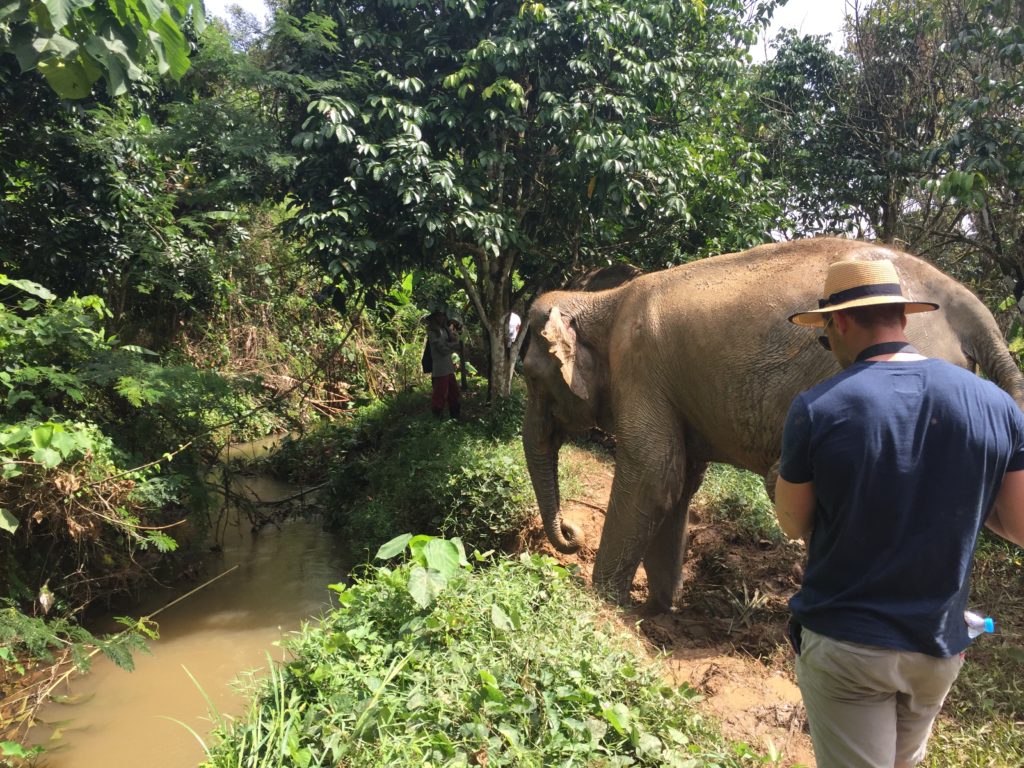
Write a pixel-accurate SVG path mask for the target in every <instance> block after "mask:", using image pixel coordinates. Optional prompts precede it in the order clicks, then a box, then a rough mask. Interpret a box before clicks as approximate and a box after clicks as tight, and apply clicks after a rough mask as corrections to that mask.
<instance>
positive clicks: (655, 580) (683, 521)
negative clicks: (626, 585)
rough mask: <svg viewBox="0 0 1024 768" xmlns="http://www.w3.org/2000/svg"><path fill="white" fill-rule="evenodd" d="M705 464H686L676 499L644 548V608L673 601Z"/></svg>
mask: <svg viewBox="0 0 1024 768" xmlns="http://www.w3.org/2000/svg"><path fill="white" fill-rule="evenodd" d="M707 467H708V465H707V464H694V463H691V462H687V463H686V468H685V469H684V480H683V492H682V494H681V495H680V497H679V501H678V503H677V504H676V506H675V509H672V510H670V511H669V512H668V514H666V515H665V518H664V520H662V522H661V526H660V527H659V528H658V529H657V530H656V531H655V533H654V538H652V539H651V543H650V545H649V546H648V547H647V554H645V555H644V559H643V562H644V570H645V571H646V572H647V588H648V594H647V608H648V610H650V611H652V612H655V613H664V612H665V611H670V610H672V608H673V607H674V606H675V604H676V599H677V598H678V596H679V590H680V589H681V588H682V584H683V562H684V561H685V560H686V525H687V522H688V520H689V509H690V501H691V500H692V499H693V495H694V494H695V493H696V492H697V489H698V488H700V484H701V482H703V480H704V472H705V471H706V470H707Z"/></svg>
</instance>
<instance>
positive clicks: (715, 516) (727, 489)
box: [693, 464, 786, 542]
mask: <svg viewBox="0 0 1024 768" xmlns="http://www.w3.org/2000/svg"><path fill="white" fill-rule="evenodd" d="M693 504H694V506H696V507H698V508H700V509H703V510H704V512H705V513H706V514H707V515H708V519H709V520H710V521H711V522H713V523H714V522H723V521H729V522H732V523H735V524H736V525H738V527H739V529H740V530H741V531H742V532H743V533H744V534H745V535H746V536H748V537H750V538H751V539H753V540H757V539H767V540H769V541H774V542H779V541H782V540H783V539H785V538H786V536H785V534H784V533H783V532H782V531H781V530H780V529H779V525H778V523H776V522H775V508H774V507H773V506H772V502H771V500H770V499H769V498H768V493H767V492H766V491H765V489H764V480H763V479H762V478H761V477H760V476H759V475H755V474H754V473H752V472H745V471H743V470H742V469H736V467H731V466H729V465H728V464H712V465H711V466H710V467H708V471H707V474H706V475H704V482H703V483H701V486H700V490H699V491H697V494H696V495H695V496H694V498H693Z"/></svg>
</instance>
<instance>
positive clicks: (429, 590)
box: [409, 565, 448, 608]
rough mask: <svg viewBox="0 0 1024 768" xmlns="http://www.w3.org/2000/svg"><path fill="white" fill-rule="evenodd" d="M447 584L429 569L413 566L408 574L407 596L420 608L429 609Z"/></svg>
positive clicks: (435, 572) (440, 576) (439, 574)
mask: <svg viewBox="0 0 1024 768" xmlns="http://www.w3.org/2000/svg"><path fill="white" fill-rule="evenodd" d="M447 584H448V579H446V578H445V577H444V575H443V574H441V573H438V572H437V571H435V570H432V569H429V568H423V567H422V566H419V565H414V566H413V568H412V570H411V571H410V572H409V594H410V595H412V599H413V600H414V601H415V602H416V605H418V606H419V607H420V608H429V607H430V606H431V605H432V604H433V602H434V600H436V599H437V596H438V595H439V594H441V592H443V591H444V588H445V587H446V586H447Z"/></svg>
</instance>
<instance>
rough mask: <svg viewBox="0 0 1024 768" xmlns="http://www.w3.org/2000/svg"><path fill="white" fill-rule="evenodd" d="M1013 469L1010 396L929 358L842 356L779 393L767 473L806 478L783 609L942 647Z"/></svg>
mask: <svg viewBox="0 0 1024 768" xmlns="http://www.w3.org/2000/svg"><path fill="white" fill-rule="evenodd" d="M1021 469H1024V415H1022V414H1021V411H1020V409H1019V408H1018V407H1017V404H1016V403H1015V402H1014V401H1013V399H1012V398H1011V397H1010V396H1009V395H1007V394H1006V393H1005V392H1003V391H1002V390H1001V389H999V388H998V387H996V386H995V385H994V384H992V383H990V382H987V381H984V380H982V379H980V378H978V377H977V376H975V375H974V374H972V373H970V372H968V371H965V370H963V369H961V368H957V367H956V366H954V365H951V364H950V363H947V362H944V361H942V360H932V359H929V360H919V361H910V362H861V363H855V364H854V365H852V366H850V367H849V368H847V369H846V370H844V371H843V372H842V373H840V374H838V375H837V376H835V377H833V378H831V379H829V380H827V381H825V382H822V383H821V384H819V385H818V386H816V387H814V388H812V389H809V390H808V391H806V392H803V393H801V394H800V395H798V396H797V397H796V399H795V400H794V401H793V404H792V406H791V407H790V410H789V415H788V416H787V418H786V427H785V431H784V434H783V446H782V461H781V466H780V471H779V474H780V475H781V476H782V477H783V478H784V479H785V480H787V481H789V482H791V483H806V482H811V481H813V483H814V493H815V496H816V497H817V509H816V511H815V517H814V530H813V532H812V534H811V539H810V542H809V544H808V562H807V569H806V573H805V575H804V580H803V585H802V586H801V589H800V591H799V592H798V593H797V594H796V595H795V596H794V597H793V598H792V600H790V607H791V608H792V611H793V615H794V616H795V618H796V620H797V621H799V622H800V623H801V624H802V625H804V626H806V627H808V628H809V629H812V630H813V631H815V632H818V633H820V634H823V635H827V636H828V637H832V638H834V639H837V640H845V641H848V642H854V643H862V644H865V645H874V646H879V647H882V648H895V649H900V650H908V651H917V652H919V653H927V654H930V655H933V656H941V657H947V656H952V655H954V654H957V653H960V652H961V651H962V650H963V649H964V648H966V647H967V645H968V643H969V640H968V637H967V629H966V626H965V624H964V620H963V612H964V609H965V607H966V603H967V598H968V591H969V584H968V580H969V576H970V570H971V564H972V562H973V558H974V548H975V544H976V543H977V538H978V533H979V532H980V530H981V527H982V525H984V522H985V519H986V518H987V517H988V514H989V512H990V511H991V509H992V505H993V503H994V501H995V497H996V493H997V492H998V490H999V487H1000V485H1001V483H1002V479H1003V475H1004V474H1005V473H1006V472H1008V471H1017V470H1021Z"/></svg>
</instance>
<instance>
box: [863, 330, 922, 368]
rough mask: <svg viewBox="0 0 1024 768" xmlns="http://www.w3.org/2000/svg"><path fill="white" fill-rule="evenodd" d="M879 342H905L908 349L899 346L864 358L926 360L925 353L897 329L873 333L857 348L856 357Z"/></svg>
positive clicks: (885, 360)
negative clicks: (920, 351)
mask: <svg viewBox="0 0 1024 768" xmlns="http://www.w3.org/2000/svg"><path fill="white" fill-rule="evenodd" d="M878 344H886V345H889V344H893V345H894V344H905V345H906V346H907V349H903V350H900V349H898V348H895V349H892V350H891V351H890V350H885V351H882V350H880V351H879V354H876V355H871V356H870V357H867V358H864V359H865V360H869V361H871V362H903V361H910V360H924V359H925V357H924V355H922V354H920V353H919V352H918V351H917V350H916V349H914V348H913V346H912V345H911V344H910V342H909V341H907V337H906V335H905V334H904V333H902V332H897V331H885V332H882V333H875V334H871V335H870V336H868V337H867V339H866V340H865V343H864V344H862V345H860V349H858V350H857V354H856V357H860V356H861V355H862V354H863V353H864V351H865V350H867V349H868V348H869V347H873V346H875V345H878Z"/></svg>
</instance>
